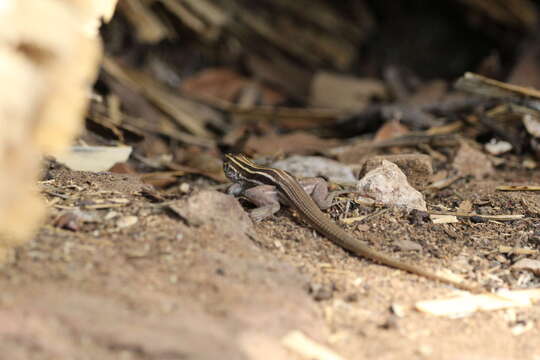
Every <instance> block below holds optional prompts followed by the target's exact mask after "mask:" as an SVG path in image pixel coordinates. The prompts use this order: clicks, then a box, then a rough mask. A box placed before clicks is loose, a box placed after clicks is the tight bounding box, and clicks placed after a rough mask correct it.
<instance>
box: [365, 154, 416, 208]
mask: <svg viewBox="0 0 540 360" xmlns="http://www.w3.org/2000/svg"><path fill="white" fill-rule="evenodd" d="M356 188H357V190H358V191H359V192H360V193H361V194H362V195H363V196H366V197H370V198H372V199H375V200H376V201H378V202H381V203H383V204H385V205H390V206H399V207H405V208H407V209H418V210H422V211H426V210H427V208H426V201H425V200H424V197H423V196H422V194H421V193H420V192H419V191H417V190H415V189H414V188H413V187H412V186H411V185H409V183H408V182H407V176H405V174H404V173H403V172H402V171H401V170H400V169H399V167H398V166H397V165H396V164H394V163H391V162H390V161H387V160H383V162H382V164H381V166H379V167H377V168H375V169H373V170H371V171H370V172H368V173H367V174H366V175H365V176H364V177H363V178H362V179H361V180H360V181H359V182H358V184H357V185H356Z"/></svg>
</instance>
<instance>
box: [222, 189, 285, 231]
mask: <svg viewBox="0 0 540 360" xmlns="http://www.w3.org/2000/svg"><path fill="white" fill-rule="evenodd" d="M228 192H229V194H232V195H243V196H244V197H246V198H247V199H248V200H249V201H250V202H251V203H252V204H253V205H255V206H256V208H255V209H253V210H251V211H250V212H249V216H250V217H251V219H252V220H253V221H255V222H259V221H261V220H264V219H266V218H267V217H269V216H272V215H274V214H275V213H276V212H278V211H279V209H280V207H281V206H280V204H279V197H278V191H277V189H276V188H275V186H272V185H258V186H254V187H251V188H243V187H242V186H241V185H239V184H233V185H232V186H231V187H230V188H229V191H228Z"/></svg>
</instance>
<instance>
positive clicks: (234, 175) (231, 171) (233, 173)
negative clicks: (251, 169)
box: [223, 162, 238, 181]
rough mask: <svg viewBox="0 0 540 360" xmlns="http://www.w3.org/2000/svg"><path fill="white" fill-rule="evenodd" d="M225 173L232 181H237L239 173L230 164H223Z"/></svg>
mask: <svg viewBox="0 0 540 360" xmlns="http://www.w3.org/2000/svg"><path fill="white" fill-rule="evenodd" d="M223 172H224V173H225V176H227V177H228V178H229V179H230V180H232V181H236V180H237V179H238V172H237V171H236V170H235V169H234V168H233V167H232V166H231V164H229V163H228V162H224V163H223Z"/></svg>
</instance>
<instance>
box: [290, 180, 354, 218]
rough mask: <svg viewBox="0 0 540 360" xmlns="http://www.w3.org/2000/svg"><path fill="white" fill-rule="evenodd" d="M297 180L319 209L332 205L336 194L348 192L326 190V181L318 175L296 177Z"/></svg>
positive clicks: (346, 191)
mask: <svg viewBox="0 0 540 360" xmlns="http://www.w3.org/2000/svg"><path fill="white" fill-rule="evenodd" d="M298 182H299V183H300V186H302V188H303V189H304V191H305V192H306V193H307V194H308V195H309V196H311V198H312V199H313V201H315V203H316V204H317V206H318V207H319V209H322V210H326V209H328V208H329V207H330V206H332V205H334V198H335V197H336V196H337V195H341V194H346V193H349V192H350V191H348V190H342V191H332V192H328V183H327V182H326V180H324V179H323V178H320V177H310V178H303V179H298Z"/></svg>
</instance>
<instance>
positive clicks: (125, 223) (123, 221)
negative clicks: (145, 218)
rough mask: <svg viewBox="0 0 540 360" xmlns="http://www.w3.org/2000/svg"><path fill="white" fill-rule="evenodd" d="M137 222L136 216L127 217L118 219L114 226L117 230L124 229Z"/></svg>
mask: <svg viewBox="0 0 540 360" xmlns="http://www.w3.org/2000/svg"><path fill="white" fill-rule="evenodd" d="M138 221H139V219H138V218H137V217H136V216H132V215H128V216H124V217H121V218H120V219H118V221H117V222H116V226H117V227H118V228H119V229H124V228H127V227H130V226H133V225H135V224H136V223H137V222H138Z"/></svg>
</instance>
